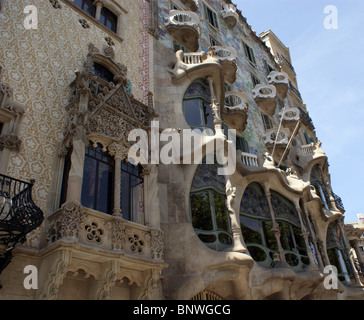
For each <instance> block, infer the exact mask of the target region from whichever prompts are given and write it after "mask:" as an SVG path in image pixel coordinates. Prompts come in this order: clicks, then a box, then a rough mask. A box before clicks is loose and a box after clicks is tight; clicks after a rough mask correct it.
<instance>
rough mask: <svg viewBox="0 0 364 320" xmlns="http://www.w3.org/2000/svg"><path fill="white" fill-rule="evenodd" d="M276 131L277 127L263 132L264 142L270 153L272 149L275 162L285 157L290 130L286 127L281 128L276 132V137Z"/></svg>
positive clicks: (283, 159)
mask: <svg viewBox="0 0 364 320" xmlns="http://www.w3.org/2000/svg"><path fill="white" fill-rule="evenodd" d="M277 132H278V129H277V128H273V129H270V130H267V131H266V132H265V133H264V144H265V146H266V147H267V149H268V150H269V152H270V154H272V152H273V149H274V154H273V158H274V160H275V161H276V162H281V161H285V160H286V159H287V155H288V150H287V151H286V148H287V145H288V142H289V137H290V132H289V130H288V129H286V128H281V130H280V131H279V133H278V138H277Z"/></svg>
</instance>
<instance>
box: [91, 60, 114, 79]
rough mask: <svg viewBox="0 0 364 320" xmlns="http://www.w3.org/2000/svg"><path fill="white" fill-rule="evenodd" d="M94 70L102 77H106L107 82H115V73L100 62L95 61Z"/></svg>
mask: <svg viewBox="0 0 364 320" xmlns="http://www.w3.org/2000/svg"><path fill="white" fill-rule="evenodd" d="M93 72H94V74H95V75H96V76H98V77H99V78H101V79H104V80H105V81H107V82H114V74H113V73H112V72H111V71H110V70H109V69H107V68H106V67H104V66H103V65H101V64H99V63H96V62H95V63H94V66H93Z"/></svg>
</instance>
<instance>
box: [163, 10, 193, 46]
mask: <svg viewBox="0 0 364 320" xmlns="http://www.w3.org/2000/svg"><path fill="white" fill-rule="evenodd" d="M199 23H200V18H199V16H198V15H197V14H196V13H195V12H192V11H180V10H171V11H170V12H169V16H168V22H167V24H166V29H167V31H168V32H169V33H170V34H171V35H172V37H173V38H174V39H175V41H176V42H178V43H179V44H180V45H183V46H184V47H185V48H186V49H187V50H188V51H191V52H194V51H197V50H198V48H199V38H200V27H199Z"/></svg>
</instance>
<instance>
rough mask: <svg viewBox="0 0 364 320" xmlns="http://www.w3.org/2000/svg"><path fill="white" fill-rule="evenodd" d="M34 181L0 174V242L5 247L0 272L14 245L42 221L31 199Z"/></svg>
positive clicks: (5, 264) (39, 211)
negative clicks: (25, 180)
mask: <svg viewBox="0 0 364 320" xmlns="http://www.w3.org/2000/svg"><path fill="white" fill-rule="evenodd" d="M34 182H35V181H34V180H31V182H30V183H28V182H24V181H21V180H17V179H14V178H11V177H8V176H5V175H2V174H0V244H1V245H3V246H5V247H6V249H5V250H6V251H5V253H4V254H3V255H0V273H1V272H2V271H3V270H4V269H5V268H6V267H7V265H8V264H9V263H10V261H11V259H12V249H13V248H14V246H15V245H16V244H17V243H23V242H24V241H25V240H26V235H27V234H28V233H30V232H31V231H33V230H34V229H36V228H38V227H39V226H40V225H41V223H42V221H43V212H42V210H40V209H39V208H38V207H37V206H36V205H35V203H34V202H33V199H32V187H33V184H34Z"/></svg>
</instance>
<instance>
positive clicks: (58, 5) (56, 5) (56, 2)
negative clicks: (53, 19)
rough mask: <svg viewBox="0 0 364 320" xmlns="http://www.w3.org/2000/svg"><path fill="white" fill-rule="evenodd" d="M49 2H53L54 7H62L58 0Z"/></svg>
mask: <svg viewBox="0 0 364 320" xmlns="http://www.w3.org/2000/svg"><path fill="white" fill-rule="evenodd" d="M49 2H50V3H51V4H52V6H53V8H54V9H62V6H61V5H60V3H59V1H58V0H49Z"/></svg>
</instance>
